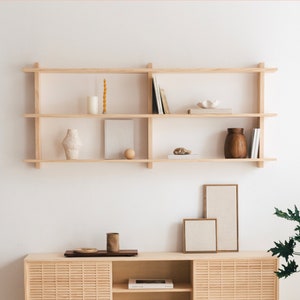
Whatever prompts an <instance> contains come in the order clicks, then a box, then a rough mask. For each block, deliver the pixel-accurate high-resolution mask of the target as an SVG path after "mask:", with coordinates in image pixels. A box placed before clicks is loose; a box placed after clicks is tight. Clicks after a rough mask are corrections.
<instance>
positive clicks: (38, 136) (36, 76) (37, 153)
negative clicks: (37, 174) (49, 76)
mask: <svg viewBox="0 0 300 300" xmlns="http://www.w3.org/2000/svg"><path fill="white" fill-rule="evenodd" d="M39 67H40V66H39V63H35V64H34V68H36V69H39ZM34 113H35V114H36V115H38V114H39V113H40V72H39V70H36V71H35V72H34ZM34 120H35V122H34V123H35V124H34V125H35V159H36V160H41V134H40V117H38V116H36V117H35V119H34ZM35 167H36V168H37V169H40V168H41V163H40V162H36V163H35Z"/></svg>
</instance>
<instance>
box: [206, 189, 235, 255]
mask: <svg viewBox="0 0 300 300" xmlns="http://www.w3.org/2000/svg"><path fill="white" fill-rule="evenodd" d="M203 188H204V189H203V192H204V201H203V212H204V217H205V218H216V219H217V222H218V228H217V236H218V251H220V252H226V251H238V250H239V239H238V232H239V230H238V185H237V184H206V185H204V186H203Z"/></svg>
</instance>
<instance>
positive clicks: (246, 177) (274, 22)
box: [0, 1, 300, 300]
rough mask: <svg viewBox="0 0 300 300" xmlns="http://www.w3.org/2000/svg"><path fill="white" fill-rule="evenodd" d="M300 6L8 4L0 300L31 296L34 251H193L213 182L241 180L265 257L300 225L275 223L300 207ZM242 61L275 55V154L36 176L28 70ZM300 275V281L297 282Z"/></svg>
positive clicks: (245, 217)
mask: <svg viewBox="0 0 300 300" xmlns="http://www.w3.org/2000/svg"><path fill="white" fill-rule="evenodd" d="M299 15H300V2H293V1H291V2H289V1H265V2H264V1H253V2H250V1H245V2H238V1H232V2H230V1H211V2H210V1H1V2H0V66H1V67H0V87H1V88H0V95H1V98H0V99H1V100H0V101H1V110H0V115H1V118H0V120H1V126H0V136H1V143H0V145H1V151H0V182H1V183H0V199H1V201H0V228H1V231H0V243H1V244H0V245H1V246H0V254H1V255H0V299H3V300H4V299H5V300H21V299H23V265H22V264H23V258H24V256H25V255H26V254H27V253H30V252H57V251H60V252H63V251H64V250H65V249H71V248H74V247H81V246H95V247H98V248H100V249H101V248H102V249H103V248H104V247H105V233H106V232H110V231H117V232H120V237H121V247H122V248H124V249H126V248H127V249H128V248H136V249H138V250H139V251H181V243H182V238H181V222H182V219H183V218H186V217H200V216H201V213H202V185H203V184H207V183H237V184H238V185H239V216H240V249H241V250H256V249H259V250H267V249H269V248H270V247H272V246H273V240H278V239H284V238H285V237H287V236H288V235H289V234H291V231H292V227H291V226H289V225H288V224H286V223H285V222H283V221H281V220H279V219H276V218H275V217H274V216H273V211H274V209H273V208H274V206H276V207H279V208H282V209H285V208H287V207H291V206H292V205H293V204H297V203H298V202H299V196H300V192H299V189H298V176H297V175H298V173H299V172H298V168H299V166H300V159H299V155H298V152H299V144H300V143H299V137H298V128H299V125H300V124H299V122H300V120H299V113H298V111H299V109H300V102H299V98H300V90H299V65H300V39H299V32H300V19H299ZM36 61H38V62H40V63H41V65H43V66H48V67H103V66H108V67H120V66H123V67H132V66H133V67H136V66H137V67H139V66H144V65H145V64H147V63H148V62H152V63H153V64H154V65H155V66H158V67H195V66H199V67H227V66H229V67H243V66H251V65H255V64H257V63H258V62H261V61H264V62H265V63H266V64H267V66H269V67H278V68H279V71H278V72H277V73H275V74H270V75H267V86H266V94H267V96H268V98H267V100H266V102H267V103H266V104H267V107H266V109H267V111H270V112H278V113H279V116H278V117H277V118H276V119H274V120H272V121H268V122H269V123H268V126H267V128H268V130H267V131H268V138H267V143H268V144H267V146H266V148H267V149H266V150H267V151H268V152H270V153H271V154H272V155H275V156H277V157H278V161H277V162H275V163H274V162H272V163H266V165H265V168H263V169H258V168H256V167H254V165H252V164H249V165H248V164H239V163H236V164H232V165H230V164H210V163H207V164H196V165H190V164H186V165H185V164H174V165H173V164H159V165H155V166H154V169H152V170H149V169H147V168H145V166H144V165H139V164H137V165H135V164H131V165H127V164H126V165H125V164H124V165H123V164H109V165H108V164H86V165H76V164H74V165H72V164H68V165H66V164H59V165H56V164H52V165H51V164H48V165H43V166H42V169H40V170H37V169H34V168H33V166H31V165H28V164H25V163H24V162H23V159H24V158H25V157H28V156H29V155H30V153H32V151H33V149H32V145H31V143H30V142H31V141H32V137H33V127H32V124H31V122H30V121H28V120H24V118H23V114H24V113H25V112H30V109H31V108H32V105H31V104H30V103H29V102H30V100H31V96H32V92H31V84H32V78H31V77H30V75H28V74H24V73H22V72H21V68H22V67H24V66H26V65H27V66H28V65H31V64H32V63H34V62H36ZM298 279H299V278H298ZM296 280H297V276H294V277H292V278H289V279H287V280H282V281H280V285H281V286H280V294H281V299H284V300H293V299H295V300H296V299H297V300H298V298H299V296H298V286H297V283H296Z"/></svg>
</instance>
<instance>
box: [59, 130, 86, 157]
mask: <svg viewBox="0 0 300 300" xmlns="http://www.w3.org/2000/svg"><path fill="white" fill-rule="evenodd" d="M62 145H63V147H64V150H65V154H66V159H78V157H79V149H80V147H81V145H82V144H81V141H80V138H79V135H78V130H77V129H68V131H67V134H66V136H65V138H64V139H63V141H62Z"/></svg>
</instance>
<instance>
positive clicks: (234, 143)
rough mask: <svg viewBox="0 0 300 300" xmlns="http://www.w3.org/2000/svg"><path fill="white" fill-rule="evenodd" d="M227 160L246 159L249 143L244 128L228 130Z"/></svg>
mask: <svg viewBox="0 0 300 300" xmlns="http://www.w3.org/2000/svg"><path fill="white" fill-rule="evenodd" d="M224 155H225V158H246V157H247V141H246V137H245V135H244V129H243V128H228V129H227V136H226V139H225V145H224Z"/></svg>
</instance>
